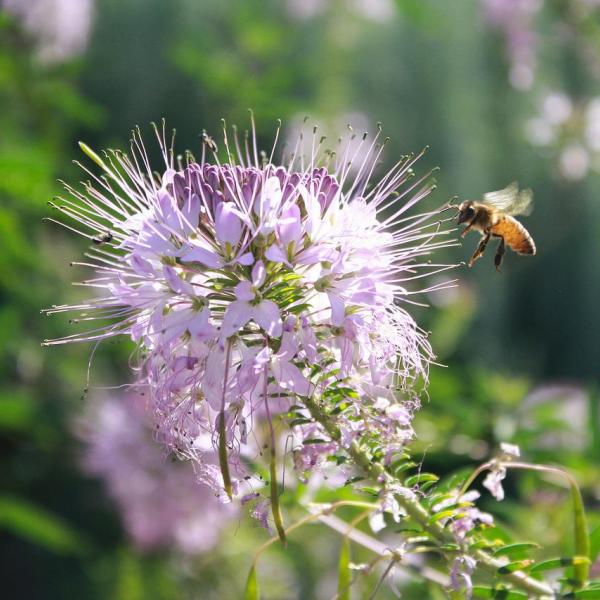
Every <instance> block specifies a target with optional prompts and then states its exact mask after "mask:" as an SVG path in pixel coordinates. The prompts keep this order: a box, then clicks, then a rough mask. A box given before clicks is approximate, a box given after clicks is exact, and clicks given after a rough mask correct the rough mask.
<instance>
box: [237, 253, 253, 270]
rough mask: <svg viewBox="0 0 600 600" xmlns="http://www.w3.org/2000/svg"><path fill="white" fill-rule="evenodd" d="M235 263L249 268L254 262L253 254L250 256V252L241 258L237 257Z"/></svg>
mask: <svg viewBox="0 0 600 600" xmlns="http://www.w3.org/2000/svg"><path fill="white" fill-rule="evenodd" d="M235 262H236V263H239V264H240V265H244V266H245V267H249V266H250V265H251V264H252V263H253V262H254V254H252V252H246V253H244V254H242V255H241V256H238V258H237V259H236V261H235Z"/></svg>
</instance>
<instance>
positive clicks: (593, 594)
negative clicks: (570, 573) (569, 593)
mask: <svg viewBox="0 0 600 600" xmlns="http://www.w3.org/2000/svg"><path fill="white" fill-rule="evenodd" d="M573 597H574V598H588V599H589V600H599V599H600V589H595V590H578V591H577V592H575V593H574V594H573Z"/></svg>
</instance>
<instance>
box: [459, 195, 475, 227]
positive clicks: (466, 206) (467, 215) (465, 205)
mask: <svg viewBox="0 0 600 600" xmlns="http://www.w3.org/2000/svg"><path fill="white" fill-rule="evenodd" d="M474 216H475V208H474V207H473V202H472V201H471V200H465V201H464V202H461V203H460V204H459V206H458V223H459V225H460V223H466V222H468V221H471V219H472V218H473V217H474Z"/></svg>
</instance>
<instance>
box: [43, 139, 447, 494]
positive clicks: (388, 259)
mask: <svg viewBox="0 0 600 600" xmlns="http://www.w3.org/2000/svg"><path fill="white" fill-rule="evenodd" d="M157 136H158V139H159V142H160V145H161V148H162V150H163V158H164V168H163V170H162V174H161V175H160V176H158V175H154V174H153V172H154V170H153V169H152V168H151V167H150V164H149V162H148V157H147V153H146V150H145V148H144V145H143V143H142V140H141V138H140V137H139V133H136V134H135V136H134V139H133V140H132V152H131V154H130V155H125V154H122V153H119V152H109V153H108V154H106V155H105V156H104V157H103V158H101V157H100V156H98V155H97V154H95V153H94V152H92V151H91V150H90V149H89V148H87V147H86V146H85V145H83V146H82V147H83V149H84V151H85V152H86V154H88V156H89V157H90V158H92V160H93V161H94V162H95V163H96V164H97V165H98V166H99V167H100V168H101V170H102V172H103V176H104V179H100V178H98V177H94V184H93V185H92V184H90V185H87V186H85V188H84V189H83V190H82V191H81V192H79V191H76V190H74V189H72V188H70V187H67V190H68V192H69V193H70V197H67V198H64V199H61V200H60V202H59V203H58V205H57V208H58V209H59V210H61V211H62V212H63V213H64V214H65V215H67V217H69V218H71V219H72V221H73V224H74V228H75V230H76V231H79V232H80V233H81V234H82V235H84V236H85V237H87V238H88V239H90V240H92V241H93V242H94V244H93V245H92V248H91V250H90V252H89V256H91V260H92V261H93V264H94V265H95V271H96V275H95V277H94V278H92V279H89V280H87V281H86V282H85V284H86V285H87V286H89V287H91V288H92V289H93V290H94V291H95V292H97V293H99V295H97V296H94V297H92V298H91V299H90V300H89V301H88V302H83V303H81V304H80V305H77V306H58V307H53V308H52V309H51V310H50V311H49V312H66V311H72V310H80V311H83V312H84V313H86V316H85V319H86V321H89V320H91V319H93V317H94V316H95V317H96V318H98V319H99V320H100V323H99V325H98V327H97V328H96V329H93V330H91V331H88V332H87V333H82V334H75V335H73V336H68V337H66V338H63V339H61V340H55V341H54V342H49V343H65V342H70V341H86V340H103V339H108V338H110V337H113V336H115V335H126V336H128V337H130V338H131V339H133V340H134V341H136V342H137V343H138V344H139V347H140V355H141V357H142V360H141V364H140V365H139V371H140V382H141V384H142V385H146V386H147V389H148V391H149V397H150V401H149V404H150V407H151V410H152V411H153V413H154V422H155V426H156V436H157V437H158V439H160V440H161V441H163V442H164V443H165V444H166V445H167V447H168V448H169V449H171V450H172V451H174V452H176V453H177V454H179V455H180V456H185V457H189V458H192V459H193V460H194V462H195V468H196V472H197V473H198V476H199V478H200V479H201V480H203V481H204V482H205V483H207V484H209V485H210V486H212V487H213V488H214V490H215V492H216V493H218V494H219V495H220V496H221V497H222V498H224V499H226V496H231V495H233V494H234V493H236V492H238V493H240V494H242V493H247V492H248V489H247V488H248V487H250V488H252V486H253V485H255V484H256V485H258V484H259V481H258V479H257V478H253V476H254V475H255V474H256V473H255V472H254V470H253V469H251V468H249V466H248V465H249V462H252V461H254V460H255V459H256V457H257V456H259V454H260V453H261V441H260V439H259V438H260V435H261V434H260V428H259V427H256V423H257V420H258V421H261V422H263V423H264V422H265V420H266V422H269V423H270V422H272V418H273V417H274V416H275V415H280V414H282V413H283V414H285V413H287V411H288V409H289V408H290V407H291V406H292V405H293V406H294V408H293V412H294V415H291V416H290V417H289V418H290V419H291V420H290V423H291V425H292V428H293V432H294V444H295V448H294V449H295V450H297V451H298V452H299V454H298V456H303V455H306V456H304V458H303V459H302V460H301V461H299V462H298V461H297V462H298V464H302V465H303V466H304V467H306V466H308V467H310V466H317V465H319V464H320V462H321V461H319V460H318V459H317V457H315V456H314V454H315V453H317V454H318V453H319V452H322V453H323V454H324V455H329V454H331V453H343V452H344V451H345V449H346V448H347V447H348V444H351V443H353V442H354V441H357V440H358V441H360V442H365V443H367V442H369V443H370V442H371V441H373V440H375V439H377V440H378V442H377V443H378V444H380V445H382V446H384V447H386V448H388V449H389V454H390V459H391V455H392V454H393V452H395V451H400V450H401V449H402V447H403V445H404V444H405V443H406V441H407V440H408V439H410V437H411V435H412V429H411V427H410V420H411V412H412V409H413V408H414V407H415V406H417V405H418V402H417V401H416V400H415V393H414V392H413V391H412V388H413V386H414V384H415V382H418V383H422V382H423V381H426V379H427V371H428V364H429V361H430V360H431V359H432V352H431V348H430V346H429V342H428V341H427V337H426V335H425V333H424V332H422V331H421V330H420V329H419V327H418V326H417V324H416V323H415V321H414V320H413V318H412V317H411V316H410V314H409V313H408V312H407V310H406V306H408V302H410V296H411V294H412V293H414V292H415V291H416V290H409V289H408V286H410V285H411V280H412V279H414V278H417V279H421V278H422V277H424V276H427V275H429V274H433V273H437V272H440V271H444V270H446V269H448V268H449V266H447V265H441V264H437V263H436V262H435V261H432V260H431V258H430V256H431V255H432V253H434V252H435V251H436V250H437V249H439V248H443V247H445V246H449V245H451V244H453V243H454V241H453V240H452V238H451V237H450V236H449V235H448V234H450V233H451V231H452V230H451V229H450V230H444V229H443V225H442V224H443V220H441V219H440V214H439V211H438V210H435V211H432V212H428V213H424V214H421V215H419V214H417V215H412V214H411V215H409V210H410V209H411V208H412V207H413V206H414V205H415V204H417V202H419V201H420V200H421V199H423V198H425V196H427V195H428V194H429V192H430V190H431V187H432V186H431V184H430V183H429V182H428V179H427V177H424V178H421V179H419V180H416V181H410V180H411V179H412V177H413V171H412V168H413V166H414V164H415V162H416V160H417V158H418V157H414V156H413V157H404V158H403V159H401V160H400V161H399V162H398V163H396V165H395V166H394V167H393V168H392V169H391V170H390V171H389V172H388V173H387V174H386V175H384V176H383V178H381V179H379V180H375V179H374V178H373V172H374V169H375V167H376V164H377V163H378V161H379V158H380V156H381V152H382V148H383V146H382V144H380V143H379V136H380V134H377V135H376V136H375V137H374V138H371V139H368V138H367V137H366V136H363V137H362V138H360V139H359V140H356V139H355V138H352V139H349V140H348V142H347V144H346V145H344V144H343V143H342V144H341V145H340V146H339V147H338V155H337V158H336V159H335V160H332V157H331V154H328V153H327V152H325V146H324V141H323V140H322V139H321V136H320V135H319V134H318V133H317V132H316V129H315V131H314V133H313V134H312V145H311V148H312V149H311V153H310V155H309V156H306V155H304V154H303V153H302V152H301V148H300V147H301V146H302V145H303V143H304V142H302V143H300V141H299V142H298V143H297V144H296V145H295V150H294V146H293V145H292V147H291V148H292V149H291V154H290V155H289V156H287V157H285V159H284V160H283V162H282V164H281V165H276V164H274V162H273V160H272V158H271V159H267V158H266V157H267V156H270V157H273V156H274V149H273V151H271V152H270V153H267V154H264V155H263V158H262V159H261V160H259V158H258V157H259V151H258V148H257V146H256V142H254V141H253V143H252V144H249V145H246V146H244V147H243V148H242V144H241V143H240V141H239V140H238V139H237V137H235V136H234V138H233V139H232V140H231V143H230V142H229V140H228V139H227V137H225V147H224V151H225V154H224V156H226V157H227V161H228V162H227V163H223V162H222V161H221V160H220V159H219V158H217V157H216V156H215V158H214V162H215V164H210V163H209V162H208V161H207V160H206V156H205V150H206V148H204V149H203V153H202V154H203V156H202V160H201V162H200V163H197V162H193V161H191V160H190V161H189V162H187V163H185V164H179V163H177V164H176V163H175V162H174V157H173V154H172V153H171V152H170V151H169V150H168V143H167V141H166V139H165V135H164V130H163V131H162V132H161V131H157ZM249 139H251V140H255V134H254V131H252V132H251V135H250V138H249ZM209 149H214V146H213V145H212V144H210V145H209ZM323 160H326V161H328V164H329V168H325V167H324V166H322V165H321V163H322V161H323ZM409 182H410V183H409ZM88 266H89V265H88ZM432 287H436V286H435V285H434V286H429V289H432ZM107 323H108V324H107ZM340 398H344V399H345V400H344V402H341V403H340ZM308 399H310V401H312V402H319V403H321V404H325V405H326V404H327V403H328V402H332V403H333V404H332V405H331V406H329V407H328V408H327V410H334V409H335V414H336V419H337V422H338V424H339V428H340V432H341V436H340V438H339V439H332V438H331V435H329V433H327V432H326V431H324V430H323V429H322V427H321V425H319V424H318V423H316V422H314V421H313V420H312V416H311V414H310V410H309V409H308V407H307V404H306V402H305V401H306V400H308ZM250 432H252V435H250ZM206 440H209V441H210V442H211V443H209V444H208V445H207V444H206ZM315 440H317V442H318V443H315ZM305 442H309V443H308V444H305ZM262 443H263V444H264V442H262ZM308 445H313V446H314V447H313V448H310V451H304V450H303V449H302V448H303V447H306V446H308ZM215 451H217V453H218V455H219V457H220V467H221V476H222V477H220V476H219V474H218V472H215V465H214V460H213V459H214V453H215ZM308 454H310V456H308ZM225 455H226V458H225ZM248 459H250V460H248ZM225 460H226V461H227V464H224V462H225ZM229 477H231V479H230V481H228V479H229ZM240 486H242V488H240ZM223 491H226V492H227V494H223ZM250 491H253V489H251V490H250Z"/></svg>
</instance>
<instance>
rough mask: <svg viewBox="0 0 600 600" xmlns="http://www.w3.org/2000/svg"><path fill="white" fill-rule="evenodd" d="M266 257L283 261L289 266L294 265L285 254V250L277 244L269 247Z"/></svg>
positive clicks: (274, 260) (279, 261)
mask: <svg viewBox="0 0 600 600" xmlns="http://www.w3.org/2000/svg"><path fill="white" fill-rule="evenodd" d="M265 257H266V258H268V259H269V260H270V261H271V262H275V263H283V264H285V265H287V266H288V267H291V266H292V265H291V264H290V262H289V260H288V258H287V256H286V255H285V253H284V251H283V250H282V249H281V248H280V247H279V246H276V245H275V244H273V245H271V246H269V247H268V248H267V251H266V252H265Z"/></svg>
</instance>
